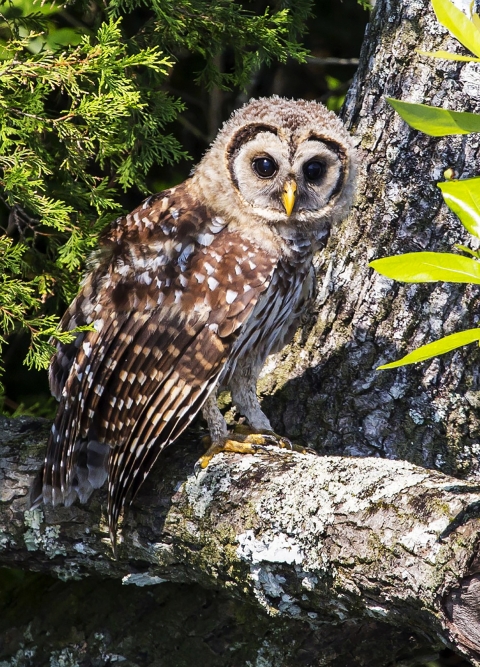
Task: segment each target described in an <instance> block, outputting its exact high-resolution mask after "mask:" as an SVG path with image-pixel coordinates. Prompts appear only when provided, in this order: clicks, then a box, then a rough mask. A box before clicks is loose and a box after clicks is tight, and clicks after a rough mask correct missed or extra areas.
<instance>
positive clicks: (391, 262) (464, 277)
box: [370, 252, 480, 285]
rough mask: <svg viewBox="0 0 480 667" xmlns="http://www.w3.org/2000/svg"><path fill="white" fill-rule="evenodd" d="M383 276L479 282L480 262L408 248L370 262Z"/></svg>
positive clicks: (413, 280) (410, 280) (409, 280)
mask: <svg viewBox="0 0 480 667" xmlns="http://www.w3.org/2000/svg"><path fill="white" fill-rule="evenodd" d="M370 266H371V267H372V268H373V269H375V271H378V273H381V274H382V276H386V277H387V278H393V279H394V280H400V281H401V282H405V283H432V282H436V281H438V280H441V281H445V282H450V283H476V284H477V285H480V262H477V261H475V260H474V259H470V258H469V257H463V255H454V254H452V253H448V252H408V253H405V254H404V255H395V256H393V257H383V258H382V259H376V260H374V261H373V262H370Z"/></svg>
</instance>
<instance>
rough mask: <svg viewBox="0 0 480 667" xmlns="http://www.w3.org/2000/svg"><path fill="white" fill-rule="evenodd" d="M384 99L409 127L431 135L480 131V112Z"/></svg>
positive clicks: (389, 98)
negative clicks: (451, 109) (450, 109)
mask: <svg viewBox="0 0 480 667" xmlns="http://www.w3.org/2000/svg"><path fill="white" fill-rule="evenodd" d="M385 99H386V100H387V102H388V103H389V104H391V105H392V107H393V108H394V109H395V111H396V112H397V113H399V114H400V116H401V117H402V118H403V120H405V121H406V122H407V123H408V124H409V125H410V126H411V127H413V128H415V130H421V132H424V133H425V134H429V135H430V136H431V137H444V136H446V135H449V134H469V133H470V132H480V114H476V113H468V112H466V111H449V110H448V109H440V108H439V107H431V106H428V105H427V104H414V103H412V102H402V101H401V100H395V99H393V98H391V97H387V98H385Z"/></svg>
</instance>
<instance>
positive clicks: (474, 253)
mask: <svg viewBox="0 0 480 667" xmlns="http://www.w3.org/2000/svg"><path fill="white" fill-rule="evenodd" d="M453 247H454V248H456V249H457V250H460V251H461V252H466V253H467V255H471V256H472V257H475V258H476V259H480V256H479V254H478V250H472V249H471V248H468V247H467V246H466V245H462V244H461V243H455V245H454V246H453Z"/></svg>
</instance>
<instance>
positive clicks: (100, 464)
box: [29, 440, 111, 509]
mask: <svg viewBox="0 0 480 667" xmlns="http://www.w3.org/2000/svg"><path fill="white" fill-rule="evenodd" d="M110 451H111V448H110V447H109V445H106V444H105V443H102V442H98V441H97V440H88V441H87V440H79V441H77V442H76V443H75V447H74V451H73V456H72V458H71V461H72V464H71V465H70V466H67V470H66V472H65V474H64V475H61V476H60V475H59V474H58V471H59V470H60V469H61V465H60V461H54V460H50V459H49V456H48V452H49V448H47V456H46V459H45V463H44V465H43V467H42V469H41V470H40V471H39V473H38V475H37V476H36V478H35V480H34V482H33V484H32V487H31V489H30V502H29V509H36V508H37V507H39V506H40V505H41V504H42V503H44V504H45V505H53V506H54V507H55V506H58V505H65V507H69V506H70V505H71V504H72V503H73V502H74V501H75V500H76V498H77V497H78V499H79V501H80V502H81V503H86V502H87V500H88V499H89V498H90V496H91V495H92V493H93V490H94V489H99V488H100V487H101V486H103V484H104V483H105V480H106V479H107V476H108V458H109V455H110Z"/></svg>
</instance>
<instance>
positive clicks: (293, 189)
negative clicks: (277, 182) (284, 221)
mask: <svg viewBox="0 0 480 667" xmlns="http://www.w3.org/2000/svg"><path fill="white" fill-rule="evenodd" d="M296 195H297V184H296V183H295V181H294V180H293V178H289V179H288V181H285V185H284V186H283V192H282V203H283V205H284V207H285V211H286V212H287V215H288V216H290V215H291V213H292V211H293V207H294V206H295V197H296Z"/></svg>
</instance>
